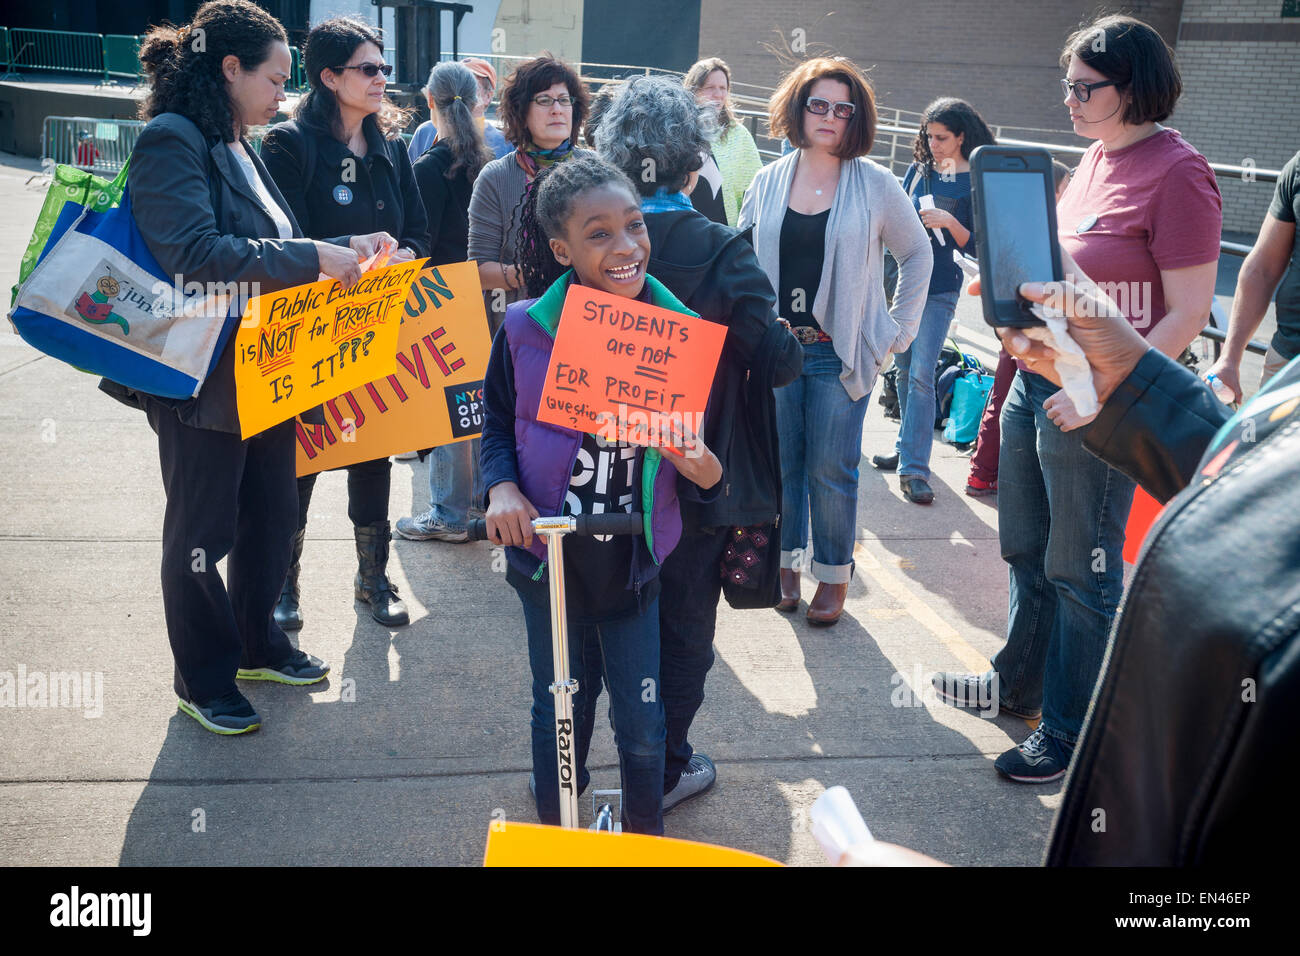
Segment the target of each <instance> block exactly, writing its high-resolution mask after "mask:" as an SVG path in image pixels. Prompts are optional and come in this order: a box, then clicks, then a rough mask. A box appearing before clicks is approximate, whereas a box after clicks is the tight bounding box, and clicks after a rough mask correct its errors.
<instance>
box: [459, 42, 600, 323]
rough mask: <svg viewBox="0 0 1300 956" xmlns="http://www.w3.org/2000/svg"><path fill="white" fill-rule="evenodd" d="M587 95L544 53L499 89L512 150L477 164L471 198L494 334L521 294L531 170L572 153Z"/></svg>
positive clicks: (474, 254)
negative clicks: (525, 208) (525, 210)
mask: <svg viewBox="0 0 1300 956" xmlns="http://www.w3.org/2000/svg"><path fill="white" fill-rule="evenodd" d="M589 102H590V99H589V97H588V95H587V89H586V87H585V86H583V85H582V81H581V80H580V79H578V74H577V73H575V72H574V70H573V68H572V67H571V66H569V65H568V64H567V63H565V62H564V61H563V60H560V59H557V58H556V57H553V56H551V55H550V54H549V53H543V54H542V55H541V56H538V57H534V58H533V59H531V60H525V61H524V62H522V63H520V64H519V66H517V67H516V68H515V71H514V73H512V74H510V78H509V79H507V80H506V83H505V86H504V87H503V88H502V90H501V105H500V107H499V110H498V112H499V114H500V117H501V122H502V126H503V130H504V132H505V134H506V139H508V140H509V141H510V142H512V143H514V144H515V149H514V150H513V151H512V152H510V153H507V154H506V155H505V156H502V157H501V158H500V159H494V160H493V161H492V162H490V163H488V164H487V165H486V166H484V167H483V171H482V172H481V173H479V177H478V179H477V180H476V181H475V182H474V195H473V196H472V197H471V198H470V203H469V257H470V258H471V259H473V260H475V261H476V262H477V263H478V274H479V279H480V281H481V282H482V285H483V292H484V294H485V295H486V298H487V307H488V319H489V321H490V322H491V323H492V328H493V331H495V330H496V328H497V327H498V326H499V325H500V324H501V321H502V319H503V318H504V317H505V307H506V305H507V304H509V303H511V302H514V301H515V300H516V299H519V298H520V297H521V296H522V294H523V288H524V275H523V270H522V269H521V268H520V265H519V261H520V248H521V241H522V233H521V230H520V216H521V214H522V212H523V206H524V199H525V196H526V194H527V192H528V190H529V188H530V187H531V185H532V182H533V180H534V179H535V178H536V177H537V173H538V171H539V170H541V169H545V168H546V167H547V166H554V165H555V164H556V163H561V162H564V161H565V160H566V159H569V158H570V157H572V156H581V155H587V156H590V155H591V153H590V152H589V151H587V150H583V149H577V148H575V146H574V143H575V142H576V141H577V135H578V130H580V129H581V128H582V124H583V121H584V120H585V119H586V118H587V106H588V104H589Z"/></svg>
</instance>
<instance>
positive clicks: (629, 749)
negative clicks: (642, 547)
mask: <svg viewBox="0 0 1300 956" xmlns="http://www.w3.org/2000/svg"><path fill="white" fill-rule="evenodd" d="M517 593H518V592H517ZM520 599H521V603H522V604H523V606H524V624H525V626H526V627H527V629H528V662H529V664H530V665H531V667H532V672H533V708H532V720H531V724H532V735H533V773H534V774H535V775H536V777H537V816H538V817H539V818H540V819H541V821H542V822H543V823H548V824H551V825H553V826H557V825H559V822H560V789H559V788H560V780H559V768H558V767H557V765H556V750H555V697H554V695H553V694H552V693H551V690H550V687H551V683H552V682H553V681H554V679H555V674H554V670H553V662H552V657H551V611H550V601H549V600H548V601H547V602H546V603H545V604H536V603H533V602H532V601H530V600H529V599H527V598H524V597H523V595H522V594H521V595H520ZM593 648H599V650H600V653H599V656H597V655H596V654H595V652H594V650H593ZM584 661H587V662H588V663H587V664H585V665H584ZM595 666H599V667H601V669H602V672H598V673H589V672H588V668H589V667H595ZM569 671H570V674H569V676H570V677H573V678H574V679H576V680H577V682H578V692H577V693H576V694H574V695H573V718H574V734H573V765H574V770H575V778H576V780H577V783H578V792H579V793H581V792H582V791H583V790H585V789H586V788H587V784H588V783H589V782H590V780H591V775H590V774H589V773H588V772H587V752H588V750H589V749H590V747H591V735H592V730H593V727H594V724H595V717H596V698H597V697H598V696H599V695H600V688H601V681H602V679H603V681H604V685H605V687H607V688H608V689H609V695H610V696H609V700H610V705H609V709H610V713H609V721H610V724H611V725H612V726H613V728H614V743H615V745H616V746H617V747H618V763H619V771H620V774H621V777H622V786H623V829H624V830H625V831H626V832H628V833H650V834H656V835H659V834H662V833H663V832H664V812H663V807H664V737H665V731H664V705H663V700H662V698H661V696H660V693H659V602H658V600H655V601H654V602H652V603H651V605H650V606H649V607H648V608H647V609H646V613H645V614H644V615H637V614H633V615H630V616H628V617H624V618H620V619H619V620H616V621H607V622H605V623H603V624H591V625H572V624H571V625H570V626H569ZM647 681H650V682H651V683H647Z"/></svg>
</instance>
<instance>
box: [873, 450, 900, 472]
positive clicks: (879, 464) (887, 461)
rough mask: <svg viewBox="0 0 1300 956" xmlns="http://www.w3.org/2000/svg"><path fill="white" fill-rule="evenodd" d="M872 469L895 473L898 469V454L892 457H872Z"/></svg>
mask: <svg viewBox="0 0 1300 956" xmlns="http://www.w3.org/2000/svg"><path fill="white" fill-rule="evenodd" d="M871 467H872V468H876V469H879V470H880V471H893V470H894V469H896V468H897V467H898V453H897V452H895V453H894V454H892V455H872V456H871Z"/></svg>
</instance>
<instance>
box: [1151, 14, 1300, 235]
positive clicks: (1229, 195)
mask: <svg viewBox="0 0 1300 956" xmlns="http://www.w3.org/2000/svg"><path fill="white" fill-rule="evenodd" d="M1281 10H1282V3H1281V0H1186V2H1185V3H1184V4H1183V15H1182V32H1183V34H1184V35H1186V36H1194V37H1196V39H1187V38H1184V39H1181V40H1180V41H1179V44H1178V60H1179V65H1180V67H1181V69H1182V74H1183V87H1184V89H1183V98H1182V101H1181V102H1180V103H1179V104H1178V110H1177V112H1176V113H1175V114H1174V116H1173V118H1172V119H1171V120H1170V125H1172V126H1174V127H1175V128H1176V129H1178V130H1179V131H1180V132H1182V134H1183V135H1184V136H1185V137H1187V140H1188V141H1189V142H1190V143H1192V145H1194V146H1195V147H1196V148H1197V149H1199V150H1200V151H1201V152H1202V153H1204V154H1205V156H1206V158H1208V159H1209V160H1210V161H1211V162H1217V163H1237V164H1242V165H1246V163H1245V162H1244V161H1245V160H1251V161H1253V163H1254V165H1255V166H1257V167H1259V168H1261V169H1278V168H1280V167H1281V166H1282V164H1284V163H1285V162H1286V161H1287V160H1288V159H1290V158H1291V157H1292V156H1294V155H1295V154H1296V151H1297V150H1300V29H1298V28H1300V20H1297V19H1294V18H1290V19H1283V18H1282V17H1281V16H1280V13H1281ZM1237 24H1260V25H1264V26H1265V27H1266V29H1265V30H1260V31H1258V32H1257V33H1255V34H1253V35H1252V38H1251V39H1224V38H1214V37H1213V34H1214V33H1220V34H1223V35H1224V36H1226V37H1231V36H1233V35H1234V33H1233V32H1231V29H1230V28H1231V26H1232V25H1237ZM1192 25H1195V26H1192ZM1189 27H1190V28H1189ZM1256 29H1257V30H1258V28H1256ZM1264 37H1271V39H1265V38H1264ZM1219 188H1220V190H1222V192H1223V211H1224V215H1223V229H1224V231H1225V232H1248V233H1252V234H1253V233H1255V232H1257V231H1258V229H1259V224H1260V222H1261V221H1262V220H1263V218H1264V214H1265V213H1266V212H1267V210H1268V204H1269V201H1270V200H1271V199H1272V196H1273V187H1272V185H1271V184H1267V183H1261V182H1254V183H1248V182H1243V181H1242V180H1241V179H1240V178H1239V177H1230V176H1220V177H1219Z"/></svg>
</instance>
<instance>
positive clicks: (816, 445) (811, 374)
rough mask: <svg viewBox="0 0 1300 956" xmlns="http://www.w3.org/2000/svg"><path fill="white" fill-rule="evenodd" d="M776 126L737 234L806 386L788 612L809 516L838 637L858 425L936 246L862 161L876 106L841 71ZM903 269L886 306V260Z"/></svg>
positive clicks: (792, 393) (885, 180) (789, 391)
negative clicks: (763, 277) (747, 247)
mask: <svg viewBox="0 0 1300 956" xmlns="http://www.w3.org/2000/svg"><path fill="white" fill-rule="evenodd" d="M769 113H770V116H769V119H768V123H769V125H770V127H771V135H772V137H773V138H774V139H781V138H788V139H789V140H790V142H791V143H792V144H793V145H794V146H795V149H794V150H793V151H792V152H790V153H789V154H787V155H785V156H783V157H781V159H779V160H777V161H776V162H775V163H772V164H771V165H770V166H766V167H764V168H763V169H762V170H761V171H760V172H759V173H758V175H757V176H756V177H755V178H754V182H753V185H751V186H750V188H749V191H748V192H746V193H745V201H744V204H743V206H742V207H741V211H740V228H741V229H746V228H750V227H752V228H753V241H754V250H755V252H756V253H757V254H758V261H759V264H760V265H761V266H762V267H763V269H764V271H765V272H767V275H768V278H769V279H770V280H771V282H772V286H773V287H774V288H775V289H776V290H777V309H778V313H779V314H780V315H781V316H782V317H783V319H784V320H785V321H786V322H788V324H789V325H790V327H791V331H793V332H794V333H795V337H796V338H798V339H799V341H800V342H801V343H803V349H804V362H803V373H802V374H801V375H800V376H799V378H797V379H796V380H795V381H794V382H792V383H791V384H789V385H787V386H785V387H784V388H779V389H777V390H776V405H777V430H778V433H779V435H780V441H781V481H782V485H783V495H782V496H783V500H782V512H783V517H782V521H781V596H782V600H781V603H780V604H778V605H777V608H778V610H783V611H793V610H795V608H797V607H798V606H799V598H800V590H799V577H800V570H801V569H802V568H803V567H806V566H808V564H809V562H807V561H806V560H805V556H806V552H807V548H808V536H809V535H808V529H809V511H810V510H811V525H812V543H813V554H814V555H815V556H816V560H814V561H812V562H811V568H812V573H813V576H814V577H815V578H816V579H817V581H818V585H817V592H816V594H815V595H814V596H813V600H812V603H811V604H810V605H809V607H808V620H809V621H810V622H812V623H814V624H834V623H835V622H836V621H837V620H839V617H840V614H841V613H842V612H843V610H844V598H845V596H846V595H847V594H848V589H849V581H850V580H851V578H852V576H853V546H854V542H855V540H856V534H855V529H856V528H857V527H858V507H857V505H858V461H859V460H860V458H861V455H862V450H861V446H862V419H863V416H864V415H865V414H866V411H867V397H868V395H870V393H871V387H872V385H873V384H874V383H875V380H876V374H877V373H878V372H879V371H880V367H881V366H882V365H883V364H884V362H885V361H887V360H888V358H889V355H890V353H896V352H901V351H902V350H903V349H906V348H907V347H908V345H910V344H911V342H912V339H913V338H914V337H915V336H916V331H917V328H918V326H919V325H920V322H921V312H922V309H924V307H925V298H926V289H927V286H928V284H929V281H930V268H931V255H930V241H929V237H928V235H927V234H926V231H925V228H924V227H923V226H922V225H921V220H920V219H919V218H918V217H917V214H916V210H915V209H914V208H913V207H912V204H911V202H910V201H909V200H908V198H907V194H906V193H905V192H903V189H902V187H901V186H899V184H898V180H897V179H895V178H894V175H893V173H891V172H890V171H889V170H888V169H886V168H885V167H883V166H881V165H879V164H877V163H874V162H872V161H871V160H869V159H867V158H866V155H867V153H868V152H869V151H870V150H871V144H872V141H873V140H874V139H875V133H876V103H875V97H874V94H873V93H872V90H871V85H870V84H869V83H868V82H867V79H866V77H865V76H863V75H862V72H861V71H860V70H859V69H858V68H857V67H856V66H855V65H854V64H853V63H852V62H851V61H849V60H847V59H845V58H844V57H834V58H832V57H816V58H814V59H810V60H807V61H805V62H804V63H801V64H800V65H799V66H798V67H796V68H795V69H794V70H793V71H792V72H791V73H790V74H788V75H787V76H786V77H785V78H784V79H783V80H782V82H781V85H780V86H779V87H778V88H777V90H776V92H775V93H774V94H772V99H771V102H770V104H769ZM886 246H888V247H889V249H890V250H891V251H892V252H893V254H894V257H895V258H896V259H897V260H898V265H899V274H898V286H897V290H896V292H895V295H894V302H893V306H892V308H891V307H889V306H887V304H886V302H885V292H884V284H883V278H882V274H883V269H884V248H885V247H886Z"/></svg>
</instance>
